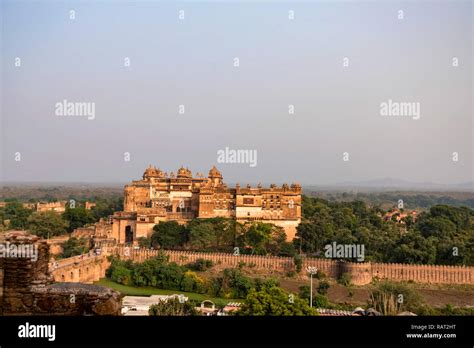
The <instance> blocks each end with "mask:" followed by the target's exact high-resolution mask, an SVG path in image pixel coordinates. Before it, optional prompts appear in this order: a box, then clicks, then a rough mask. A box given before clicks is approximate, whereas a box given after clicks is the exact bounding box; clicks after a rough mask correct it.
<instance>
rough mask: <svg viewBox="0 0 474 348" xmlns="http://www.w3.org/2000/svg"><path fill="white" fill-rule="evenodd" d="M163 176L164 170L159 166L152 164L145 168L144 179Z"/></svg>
mask: <svg viewBox="0 0 474 348" xmlns="http://www.w3.org/2000/svg"><path fill="white" fill-rule="evenodd" d="M163 176H164V174H163V172H162V171H161V170H159V169H158V168H156V167H154V166H152V165H151V164H150V165H149V166H148V168H147V169H145V172H144V173H143V179H146V178H150V177H158V178H161V177H163Z"/></svg>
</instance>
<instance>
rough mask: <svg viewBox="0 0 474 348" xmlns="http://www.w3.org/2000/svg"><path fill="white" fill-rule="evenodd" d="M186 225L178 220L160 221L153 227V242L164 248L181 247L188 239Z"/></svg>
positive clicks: (156, 245)
mask: <svg viewBox="0 0 474 348" xmlns="http://www.w3.org/2000/svg"><path fill="white" fill-rule="evenodd" d="M186 234H187V231H186V227H185V226H183V225H180V224H178V223H177V222H176V221H160V223H159V224H158V225H155V226H154V227H153V234H152V235H151V244H152V245H153V247H155V248H156V247H161V248H163V249H176V248H181V247H182V246H183V244H184V243H185V241H186Z"/></svg>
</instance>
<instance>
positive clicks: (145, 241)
mask: <svg viewBox="0 0 474 348" xmlns="http://www.w3.org/2000/svg"><path fill="white" fill-rule="evenodd" d="M137 242H138V246H139V247H140V248H147V249H148V248H149V247H151V239H150V238H146V237H140V238H137Z"/></svg>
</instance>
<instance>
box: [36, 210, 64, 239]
mask: <svg viewBox="0 0 474 348" xmlns="http://www.w3.org/2000/svg"><path fill="white" fill-rule="evenodd" d="M67 229H68V223H67V222H66V221H64V220H63V219H62V218H61V216H60V215H59V214H57V213H55V212H53V211H45V212H36V213H33V214H31V215H30V217H29V218H28V231H29V232H31V233H33V234H36V235H38V236H40V237H42V238H50V237H54V236H59V235H62V234H65V233H67Z"/></svg>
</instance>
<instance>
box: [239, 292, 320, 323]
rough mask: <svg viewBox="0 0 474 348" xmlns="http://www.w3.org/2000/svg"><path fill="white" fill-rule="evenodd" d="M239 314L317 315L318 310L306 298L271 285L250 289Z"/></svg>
mask: <svg viewBox="0 0 474 348" xmlns="http://www.w3.org/2000/svg"><path fill="white" fill-rule="evenodd" d="M237 315H239V316H240V315H251V316H294V315H305V316H308V315H317V311H316V310H315V309H314V308H310V307H309V305H308V304H307V303H306V301H305V300H302V299H300V298H299V297H297V296H294V297H292V296H290V294H288V293H287V292H285V291H284V290H283V289H281V288H279V287H271V288H263V289H262V290H260V291H257V290H255V289H252V290H250V292H249V294H248V295H247V297H246V299H245V301H244V304H243V305H242V309H241V310H240V311H239V312H237Z"/></svg>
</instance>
